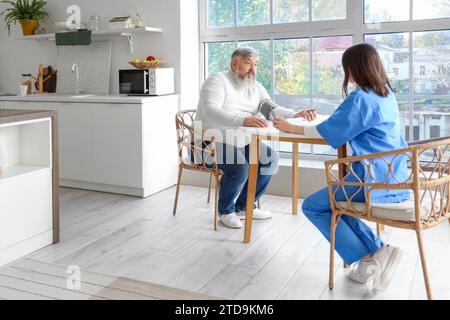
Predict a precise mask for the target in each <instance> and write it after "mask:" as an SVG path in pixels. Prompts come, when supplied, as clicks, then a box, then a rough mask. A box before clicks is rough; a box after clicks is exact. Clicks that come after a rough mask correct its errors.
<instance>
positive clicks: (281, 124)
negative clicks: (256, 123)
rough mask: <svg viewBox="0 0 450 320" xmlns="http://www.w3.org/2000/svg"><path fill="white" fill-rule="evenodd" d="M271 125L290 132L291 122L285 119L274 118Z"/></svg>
mask: <svg viewBox="0 0 450 320" xmlns="http://www.w3.org/2000/svg"><path fill="white" fill-rule="evenodd" d="M273 126H274V127H275V128H277V129H278V130H280V131H283V132H292V129H293V128H292V127H293V126H292V124H290V123H289V122H288V121H287V120H285V119H278V118H277V119H274V120H273Z"/></svg>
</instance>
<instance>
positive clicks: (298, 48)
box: [274, 39, 310, 95]
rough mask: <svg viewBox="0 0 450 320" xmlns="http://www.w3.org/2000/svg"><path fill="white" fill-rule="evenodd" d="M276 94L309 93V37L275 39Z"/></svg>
mask: <svg viewBox="0 0 450 320" xmlns="http://www.w3.org/2000/svg"><path fill="white" fill-rule="evenodd" d="M274 63H275V92H274V93H275V94H276V95H278V94H286V95H308V94H309V93H310V79H309V72H310V68H309V39H285V40H275V41H274Z"/></svg>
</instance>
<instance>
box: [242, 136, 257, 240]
mask: <svg viewBox="0 0 450 320" xmlns="http://www.w3.org/2000/svg"><path fill="white" fill-rule="evenodd" d="M259 143H260V140H259V137H258V136H257V135H252V141H251V143H250V164H249V174H248V186H247V208H246V213H245V230H244V243H250V237H251V233H252V223H253V206H254V204H255V196H256V180H257V179H258V162H259V159H258V158H259V154H258V149H259Z"/></svg>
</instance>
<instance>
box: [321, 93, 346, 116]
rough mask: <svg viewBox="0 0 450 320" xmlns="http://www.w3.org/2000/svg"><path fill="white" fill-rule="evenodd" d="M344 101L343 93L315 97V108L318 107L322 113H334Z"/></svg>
mask: <svg viewBox="0 0 450 320" xmlns="http://www.w3.org/2000/svg"><path fill="white" fill-rule="evenodd" d="M342 101H343V99H342V95H340V96H335V97H327V98H321V97H315V98H314V108H316V109H317V111H318V112H319V113H320V114H332V113H333V112H334V111H336V109H337V107H339V105H340V104H341V103H342Z"/></svg>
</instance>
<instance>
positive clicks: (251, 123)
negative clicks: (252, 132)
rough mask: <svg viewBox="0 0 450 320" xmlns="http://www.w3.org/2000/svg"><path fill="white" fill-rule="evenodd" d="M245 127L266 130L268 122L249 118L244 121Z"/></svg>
mask: <svg viewBox="0 0 450 320" xmlns="http://www.w3.org/2000/svg"><path fill="white" fill-rule="evenodd" d="M244 127H256V128H265V127H267V121H266V120H264V119H261V118H258V117H248V118H245V120H244Z"/></svg>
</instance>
